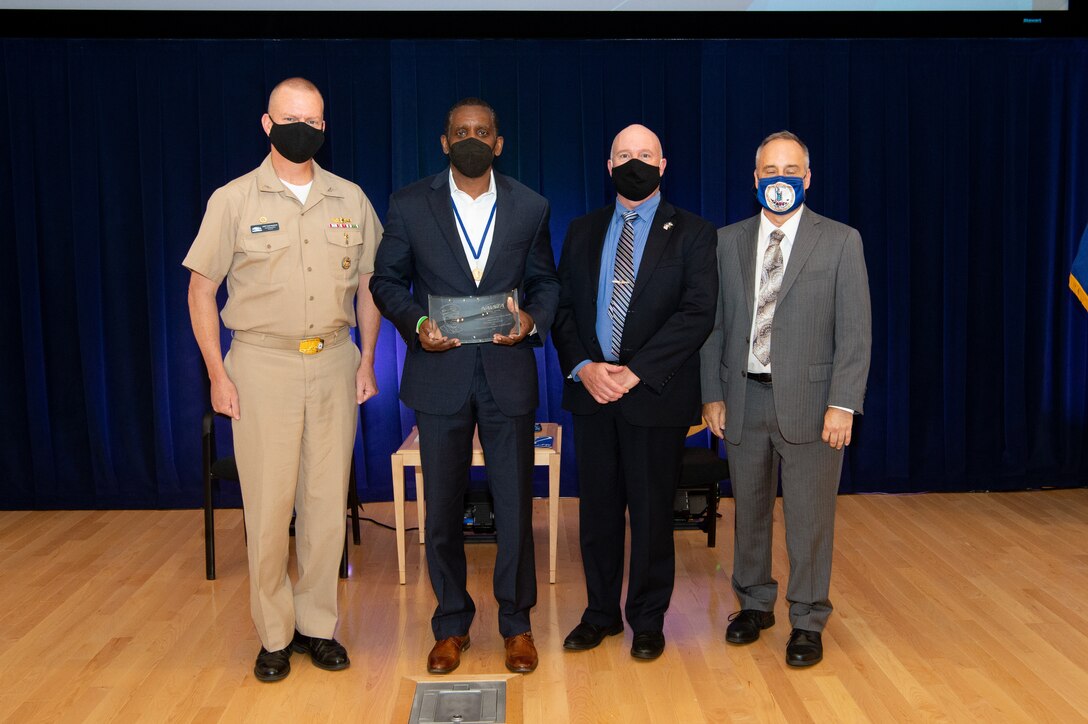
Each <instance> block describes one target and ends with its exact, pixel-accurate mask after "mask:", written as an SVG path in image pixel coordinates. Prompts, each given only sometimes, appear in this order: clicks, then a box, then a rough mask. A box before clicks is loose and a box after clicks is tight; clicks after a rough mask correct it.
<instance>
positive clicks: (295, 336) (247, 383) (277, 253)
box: [183, 78, 382, 681]
mask: <svg viewBox="0 0 1088 724" xmlns="http://www.w3.org/2000/svg"><path fill="white" fill-rule="evenodd" d="M261 124H262V126H263V128H264V132H265V133H266V134H267V135H268V136H269V138H270V140H271V144H272V149H271V152H270V154H269V155H268V157H267V158H266V159H265V160H264V163H262V164H261V165H260V167H258V168H257V169H256V170H254V171H252V172H250V173H248V174H246V175H245V176H242V177H241V178H238V179H235V180H234V181H231V182H230V183H228V184H227V185H226V186H223V187H222V188H220V189H218V190H217V191H216V192H215V193H214V194H212V197H211V198H210V199H209V200H208V209H207V212H206V213H205V215H204V221H203V223H201V225H200V231H199V232H198V233H197V237H196V239H195V240H194V241H193V245H192V248H191V249H190V250H189V253H188V255H187V256H186V257H185V261H184V262H183V264H184V265H185V267H186V268H188V269H189V270H190V271H191V272H192V275H191V279H190V283H189V310H190V315H191V317H192V323H193V333H194V335H195V337H196V340H197V343H198V344H199V346H200V351H201V353H202V355H203V357H204V362H205V364H206V366H207V368H208V376H209V378H210V380H211V401H212V407H213V408H214V409H215V411H216V412H219V413H222V414H224V415H229V416H230V417H232V418H233V428H234V450H235V458H236V460H237V464H238V475H239V478H240V481H241V486H242V501H243V507H244V509H245V524H246V537H247V549H248V556H249V578H250V587H249V588H250V609H251V612H252V615H253V622H254V624H255V625H256V627H257V633H258V635H259V636H260V639H261V644H262V646H261V650H260V652H259V654H258V655H257V662H256V665H255V667H254V674H255V675H256V677H257V678H258V679H260V680H261V681H278V680H280V679H282V678H284V677H285V676H287V674H288V673H289V672H290V670H291V663H290V656H291V652H292V650H294V651H296V652H299V653H303V652H305V653H309V654H310V657H311V660H312V661H313V663H314V664H315V665H316V666H319V667H321V668H324V669H328V670H339V669H344V668H347V666H348V664H349V660H348V655H347V652H346V651H345V649H344V647H343V646H341V645H340V644H339V643H338V642H337V641H336V639H334V638H333V634H334V632H335V629H336V623H337V600H336V596H337V581H338V578H337V569H338V563H339V560H340V556H341V551H342V550H343V545H344V508H345V501H346V499H347V484H348V472H349V470H348V468H349V465H350V464H351V459H352V456H351V454H352V446H353V444H354V440H355V430H356V424H357V420H358V404H361V403H363V402H366V400H367V399H369V398H370V397H372V396H373V395H375V394H377V392H378V390H377V385H376V384H375V381H374V366H373V362H374V343H375V341H376V339H377V333H378V324H379V316H378V313H377V309H376V308H375V307H374V304H373V302H372V300H371V297H370V292H369V289H368V286H367V284H368V281H369V278H370V273H371V270H372V269H373V260H374V253H375V250H376V247H377V244H378V239H379V237H380V235H381V231H382V227H381V224H380V222H379V221H378V218H377V216H376V215H375V213H374V209H373V208H372V207H371V205H370V201H369V200H368V199H367V197H366V196H365V195H364V194H363V192H362V190H361V189H360V188H359V187H358V186H356V185H355V184H353V183H351V182H350V181H346V180H345V179H342V178H340V177H338V176H335V175H333V174H331V173H329V172H328V171H326V170H324V169H322V168H321V167H320V166H318V165H317V163H315V162H314V161H313V155H314V154H315V153H317V150H318V149H319V148H320V147H321V144H322V142H323V140H324V130H325V121H324V102H323V100H322V97H321V93H320V92H318V90H317V88H316V87H314V85H313V84H312V83H310V82H309V81H307V80H305V79H302V78H289V79H287V80H285V81H283V82H281V83H280V84H279V85H277V86H276V87H275V89H273V91H272V93H271V95H270V96H269V99H268V112H267V113H266V114H265V115H264V116H263V117H262V118H261ZM224 279H226V281H227V291H228V297H227V302H226V305H225V306H224V308H223V312H222V318H223V324H224V325H225V326H226V327H227V328H228V329H230V330H232V335H233V341H232V343H231V346H230V351H229V352H228V353H227V356H226V359H225V360H224V358H223V356H222V351H221V349H220V344H219V319H218V318H217V313H218V308H217V306H216V291H217V289H218V288H219V285H220V284H221V283H222V281H223V280H224ZM356 324H358V326H359V341H360V345H361V346H362V352H360V350H359V348H358V347H356V346H355V344H354V343H352V341H351V337H350V335H349V328H350V327H352V326H354V325H356ZM292 510H294V511H295V512H296V514H297V515H296V520H295V532H296V536H295V547H296V553H297V556H298V571H299V577H298V580H297V581H296V582H294V583H293V584H292V582H291V579H290V577H289V576H288V574H287V561H288V536H289V529H290V523H291V514H292Z"/></svg>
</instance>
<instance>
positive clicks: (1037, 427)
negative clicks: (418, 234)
mask: <svg viewBox="0 0 1088 724" xmlns="http://www.w3.org/2000/svg"><path fill="white" fill-rule="evenodd" d="M290 75H302V76H305V77H308V78H310V79H311V80H313V81H314V82H315V83H317V85H318V86H319V87H320V88H321V90H322V91H323V93H324V95H325V99H326V119H327V122H328V140H327V143H326V145H325V147H324V148H323V149H322V151H321V153H320V154H319V155H318V161H319V162H320V163H321V164H322V165H324V166H325V167H327V168H329V169H330V170H332V171H334V172H335V173H337V174H340V175H342V176H345V177H347V178H349V179H352V180H354V181H356V182H357V183H359V184H360V185H361V186H362V187H363V189H364V190H365V191H366V192H367V194H368V196H369V197H370V199H371V201H372V202H373V203H374V206H375V207H376V209H377V210H378V213H379V215H380V216H382V217H383V218H384V215H385V212H386V209H387V206H388V197H389V194H390V193H391V192H392V191H393V190H395V189H397V188H400V187H401V186H403V185H406V184H408V183H411V182H412V181H415V180H416V179H418V178H420V177H422V176H424V175H427V174H431V173H435V172H437V171H439V170H441V169H443V168H444V167H445V163H444V161H445V157H444V156H443V155H442V153H441V149H440V147H439V142H438V139H439V136H440V135H441V134H442V132H443V130H444V124H445V119H446V111H447V109H448V107H449V106H450V105H451V104H452V103H453V102H454V101H455V100H457V99H458V98H460V97H463V96H469V95H475V96H480V97H483V98H485V99H487V100H488V101H489V102H491V103H492V104H493V105H494V106H495V107H496V109H497V111H498V114H499V121H500V130H501V133H502V134H503V136H504V137H505V139H506V143H505V146H504V152H503V154H502V156H501V157H500V159H499V160H498V162H497V168H498V169H499V170H500V171H501V172H503V173H506V174H509V175H511V176H513V177H515V178H517V179H519V180H520V181H522V182H523V183H525V184H526V185H528V186H529V187H531V188H534V189H537V190H539V191H540V192H541V193H542V194H544V195H545V196H546V197H547V198H548V199H549V200H550V201H551V204H552V216H551V232H552V246H553V250H554V252H555V255H556V259H557V261H558V257H559V253H560V250H561V248H562V242H563V237H564V234H565V231H566V227H567V225H568V223H569V222H570V220H571V219H572V218H574V217H576V216H579V215H581V214H583V213H585V212H587V211H589V210H591V209H594V208H596V207H598V206H601V205H603V204H605V203H608V202H609V200H610V196H611V194H610V191H611V186H610V182H609V179H608V175H607V172H606V170H605V160H606V159H607V157H608V152H609V144H610V143H611V139H612V137H613V136H614V135H615V133H617V132H618V131H619V130H620V129H621V128H622V127H623V126H625V125H627V124H629V123H632V122H640V123H644V124H646V125H648V126H649V127H650V128H652V129H654V130H655V131H657V132H658V133H659V135H660V136H661V138H662V140H663V142H664V150H665V156H666V157H667V158H668V167H667V170H666V173H665V177H664V182H663V192H664V194H665V196H666V197H668V198H669V200H670V201H672V202H673V203H675V204H677V205H679V206H681V207H684V208H687V209H689V210H691V211H694V212H696V213H699V214H701V215H703V216H705V217H706V218H708V219H710V220H711V221H712V222H713V223H714V224H716V225H719V226H720V225H724V224H726V223H731V222H734V221H738V220H740V219H742V218H745V217H747V216H750V215H752V214H754V213H756V210H757V208H758V207H757V205H756V203H755V200H754V197H753V195H752V190H751V188H752V176H751V169H752V165H753V153H754V150H755V147H756V145H757V144H758V143H759V141H760V140H761V139H762V137H763V136H764V135H766V134H767V133H770V132H772V131H776V130H780V129H783V128H788V129H790V130H793V131H794V132H796V133H798V134H799V135H800V136H801V137H802V138H803V139H805V141H806V142H807V143H808V145H809V147H810V150H811V154H812V169H813V181H812V187H811V189H810V193H809V197H808V203H809V205H810V206H811V207H812V208H813V209H814V210H815V211H817V212H819V213H821V214H824V215H826V216H830V217H832V218H835V219H838V220H840V221H843V222H846V223H849V224H851V225H852V226H855V227H857V228H858V229H859V230H860V231H861V233H862V237H863V239H864V244H865V255H866V261H867V264H868V269H869V275H870V290H871V294H872V301H873V333H874V334H873V358H872V359H873V364H872V372H871V374H870V378H869V384H868V394H867V397H866V409H865V415H864V416H863V417H861V418H860V419H859V420H858V422H857V425H856V433H855V442H854V444H853V445H852V446H851V448H850V449H849V451H848V453H847V461H846V465H845V469H844V474H843V485H842V489H843V491H845V492H913V491H922V490H946V491H958V490H979V489H985V490H1007V489H1018V488H1024V487H1039V486H1072V485H1084V484H1085V483H1086V482H1088V456H1086V455H1085V453H1083V452H1082V451H1083V450H1085V449H1086V448H1088V425H1086V419H1085V418H1086V412H1088V381H1086V380H1088V374H1086V370H1088V315H1086V314H1085V313H1084V311H1083V309H1082V308H1080V305H1079V304H1078V303H1076V301H1075V299H1074V297H1073V296H1072V295H1071V294H1070V293H1069V291H1068V289H1067V287H1066V280H1067V275H1068V272H1069V268H1070V265H1071V263H1072V259H1073V256H1074V254H1075V253H1076V246H1077V243H1078V241H1079V239H1080V236H1081V234H1082V232H1083V231H1084V228H1085V225H1086V224H1088V178H1086V174H1088V170H1086V169H1088V163H1086V160H1088V158H1086V151H1088V143H1086V140H1088V139H1086V136H1088V90H1086V89H1088V40H1080V39H1073V40H1067V39H1058V40H1015V39H1013V40H1008V39H998V40H932V39H930V40H911V39H896V40H873V39H864V40H862V39H859V40H847V39H829V40H704V41H694V40H693V41H665V40H661V41H649V40H647V41H641V40H640V41H593V40H585V41H573V40H564V41H551V40H526V41H520V40H460V41H413V40H393V41H387V40H360V41H353V40H326V41H307V40H297V41H295V40H292V41H276V40H227V41H221V40H59V39H58V40H26V39H0V78H2V82H3V91H2V92H0V149H2V152H0V239H2V241H3V249H4V251H5V256H6V257H7V258H8V259H9V260H10V267H9V270H10V271H9V278H8V280H7V282H6V283H5V284H2V285H0V324H2V325H3V330H4V332H5V334H4V342H5V345H6V347H7V349H6V350H5V352H6V353H5V354H4V355H2V356H0V358H2V360H3V361H2V363H0V364H2V368H0V369H2V375H3V384H0V415H2V416H3V419H4V420H5V425H4V434H3V435H2V436H0V469H3V470H4V477H5V480H4V484H3V485H0V508H126V507H132V508H142V507H150V508H156V507H184V506H195V505H198V504H199V502H200V498H201V492H200V440H199V426H200V419H201V416H202V415H203V413H204V411H205V409H206V408H207V407H208V401H207V394H208V392H207V379H206V375H205V371H204V369H203V364H202V361H201V358H200V354H199V350H198V349H197V346H196V343H195V342H194V340H193V337H192V333H191V330H190V328H189V319H188V308H187V303H186V290H187V285H188V272H187V271H186V270H184V269H183V268H182V267H181V265H180V262H181V259H182V258H183V257H184V255H185V252H186V251H187V249H188V247H189V244H190V242H191V240H192V238H193V235H194V234H195V233H196V229H197V227H198V226H199V223H200V219H201V217H202V215H203V212H204V207H205V204H206V202H207V199H208V197H209V196H210V195H211V193H212V191H213V190H214V189H216V188H217V187H219V186H221V185H222V184H224V183H226V182H227V181H229V180H230V179H232V178H235V177H237V176H239V175H242V174H244V173H246V172H248V171H249V170H251V169H253V168H254V167H256V166H257V165H258V164H259V163H260V161H261V159H262V158H263V157H264V155H265V154H266V153H267V148H268V144H267V139H266V138H265V137H264V136H263V133H262V131H261V129H260V125H259V120H260V116H261V114H262V113H263V111H264V109H265V103H266V102H267V95H268V92H269V90H270V89H271V88H272V86H273V85H274V84H275V83H276V82H278V81H279V80H281V79H282V78H284V77H287V76H290ZM223 343H224V348H226V346H227V345H228V344H229V337H228V336H227V335H226V334H224V335H223ZM537 355H538V362H539V369H540V377H539V380H538V384H539V386H540V393H541V405H540V409H539V411H538V419H540V420H554V421H558V422H560V423H562V424H564V425H566V426H568V428H567V429H568V434H567V441H568V444H567V445H566V446H564V453H565V454H564V461H563V483H562V492H563V494H564V495H573V494H577V489H578V488H577V479H576V473H575V465H574V456H575V454H577V451H575V450H574V447H573V445H572V444H571V442H570V441H571V440H572V436H571V433H570V428H569V425H570V424H571V420H570V417H569V416H568V415H567V414H566V413H565V412H563V411H562V409H561V395H562V374H561V372H560V370H559V367H558V364H557V361H556V356H555V351H554V349H553V348H552V346H551V343H550V342H548V344H547V345H546V346H545V348H544V349H542V350H539V351H538V352H537ZM403 358H404V346H403V343H402V342H401V341H400V340H399V339H398V338H397V335H396V332H395V330H394V329H393V328H392V326H391V325H389V324H388V323H384V324H383V326H382V331H381V336H380V339H379V344H378V351H377V362H376V364H377V370H376V371H377V378H378V384H379V387H380V389H381V394H380V395H379V396H378V397H377V398H375V399H374V400H372V401H371V402H369V403H368V404H367V405H366V406H365V408H364V409H363V410H362V412H361V418H360V419H361V425H360V428H361V429H360V435H359V440H358V442H357V446H356V458H357V464H358V465H357V469H358V473H359V484H360V492H361V496H362V498H363V499H364V500H388V499H390V498H391V480H390V468H389V465H390V462H389V454H390V453H391V452H392V451H393V450H395V449H396V448H397V447H398V445H399V444H400V442H401V441H402V440H403V439H404V437H405V436H406V435H407V433H408V430H409V429H410V428H411V426H412V424H413V416H412V413H411V411H410V410H407V409H405V408H404V407H403V406H402V405H400V403H399V402H398V400H397V396H396V391H397V387H398V384H399V379H400V370H401V366H402V364H403ZM224 437H227V438H229V434H226V435H225V436H224ZM226 444H227V441H226V440H223V441H222V442H221V445H226ZM226 449H229V446H228V447H227V448H226ZM537 486H538V487H537V494H544V493H545V492H546V479H545V477H544V475H543V473H541V475H540V477H539V478H538V480H537Z"/></svg>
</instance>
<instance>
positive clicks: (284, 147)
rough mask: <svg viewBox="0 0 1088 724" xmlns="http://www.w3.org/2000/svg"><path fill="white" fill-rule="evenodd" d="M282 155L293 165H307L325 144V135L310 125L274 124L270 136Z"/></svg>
mask: <svg viewBox="0 0 1088 724" xmlns="http://www.w3.org/2000/svg"><path fill="white" fill-rule="evenodd" d="M268 138H269V139H270V140H271V141H272V146H273V147H275V149H276V150H277V151H279V152H280V155H281V156H283V157H284V158H286V159H287V160H288V161H290V162H291V163H305V162H307V161H309V160H310V159H311V158H313V157H314V154H315V153H317V152H318V150H319V149H320V148H321V146H322V144H324V143H325V134H324V133H322V132H321V131H319V130H317V129H316V128H314V127H313V126H311V125H310V124H308V123H303V122H302V121H298V122H297V123H276V122H275V121H273V122H272V130H271V131H270V132H269V134H268Z"/></svg>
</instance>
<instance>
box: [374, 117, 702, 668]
mask: <svg viewBox="0 0 1088 724" xmlns="http://www.w3.org/2000/svg"><path fill="white" fill-rule="evenodd" d="M607 167H608V172H609V173H610V174H611V176H612V183H613V185H614V186H615V187H616V199H615V201H614V202H613V203H610V204H609V205H608V206H605V207H604V208H601V209H598V210H597V211H593V212H591V213H589V214H587V215H585V216H582V217H579V218H577V219H575V220H574V221H572V222H571V224H570V228H569V229H568V230H567V238H566V241H564V242H563V256H562V259H561V260H560V262H559V278H560V281H561V283H562V294H561V296H560V301H559V309H558V312H557V313H556V320H555V326H554V330H553V340H554V342H555V349H556V351H557V352H558V353H559V364H560V367H561V368H562V370H563V373H564V374H565V375H566V376H567V380H566V382H565V383H564V387H563V407H564V409H567V410H570V411H571V412H572V413H573V415H574V446H575V448H576V449H577V451H578V485H579V487H580V494H581V503H580V508H579V510H580V513H579V520H580V523H579V538H580V543H581V549H582V566H583V568H584V569H585V576H586V593H587V598H588V604H587V606H586V610H585V612H584V613H583V614H582V620H581V622H580V623H579V624H578V625H577V626H575V628H574V630H573V631H571V632H570V634H569V635H568V636H567V638H566V640H565V641H564V642H563V647H564V648H566V649H567V650H571V651H584V650H587V649H592V648H594V647H596V646H597V645H599V644H600V643H601V641H602V640H603V639H604V637H605V636H612V635H615V634H619V633H621V632H622V631H623V619H622V618H621V617H620V591H621V588H622V585H623V540H624V528H625V526H626V522H625V520H624V512H625V510H626V512H627V513H628V515H629V517H630V521H631V563H630V575H629V576H628V582H627V601H626V604H625V606H624V609H625V610H624V613H625V614H626V617H627V623H628V624H629V625H630V626H631V628H632V629H633V631H634V636H633V638H632V643H631V655H632V656H633V657H635V658H636V659H642V660H652V659H656V658H657V657H658V656H660V655H661V653H662V651H664V649H665V636H664V632H663V626H664V621H665V611H666V610H667V609H668V607H669V601H670V599H671V597H672V589H673V577H674V572H675V562H674V558H673V521H672V517H673V498H674V496H675V495H676V485H677V482H678V481H679V478H680V455H681V453H682V452H683V447H684V437H685V436H686V434H687V428H688V425H691V424H694V423H696V422H697V421H698V419H699V400H700V398H699V347H700V346H701V345H702V343H703V340H704V339H706V336H707V334H709V332H710V329H711V327H712V326H713V324H714V300H715V295H716V293H717V284H718V275H717V270H716V268H715V265H714V227H713V226H711V225H710V222H708V221H706V220H705V219H701V218H699V217H698V216H696V215H695V214H692V213H690V212H687V211H684V210H683V209H680V208H677V207H675V206H673V205H672V204H670V203H669V202H668V201H666V200H665V199H663V198H662V197H661V193H660V185H661V175H662V173H664V171H665V157H664V156H663V155H662V152H661V142H660V140H658V137H657V135H656V134H654V133H653V131H651V130H650V129H648V128H646V127H645V126H641V125H637V124H636V125H632V126H628V127H627V128H625V129H623V130H622V131H620V133H619V134H618V135H617V136H616V138H615V140H614V141H613V142H612V151H611V154H610V157H609V159H608V162H607ZM379 249H380V248H379ZM378 253H379V254H380V253H381V251H380V250H379V252H378Z"/></svg>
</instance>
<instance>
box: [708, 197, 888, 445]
mask: <svg viewBox="0 0 1088 724" xmlns="http://www.w3.org/2000/svg"><path fill="white" fill-rule="evenodd" d="M758 233H759V216H758V215H757V216H753V217H752V218H750V219H745V220H744V221H741V222H738V223H736V224H731V225H730V226H726V227H724V228H722V229H719V230H718V273H719V279H720V282H719V289H718V305H717V314H716V319H715V323H714V330H713V331H712V332H711V333H710V337H709V338H708V339H707V341H706V343H705V344H704V345H703V348H702V351H701V353H700V361H701V377H702V392H703V402H704V403H706V402H716V401H719V400H724V401H725V407H726V423H725V436H726V439H727V440H729V441H730V442H732V443H739V442H740V441H741V430H743V428H744V399H745V390H746V380H745V379H744V377H742V376H741V373H742V372H744V371H746V370H747V368H748V349H749V346H750V343H749V336H750V333H751V327H752V318H753V315H754V314H755V310H754V309H753V304H754V298H755V284H756V281H755V280H756V268H755V264H756V262H755V260H756V244H757V242H758V240H757V238H756V237H757V235H758ZM871 327H872V320H871V312H870V308H869V280H868V275H867V273H866V270H865V256H864V254H863V253H862V248H861V235H860V234H859V233H858V231H857V230H856V229H853V228H851V227H849V226H846V225H845V224H840V223H839V222H837V221H832V220H831V219H827V218H824V217H823V216H820V215H819V214H817V213H815V212H814V211H812V209H809V208H807V207H806V208H805V210H804V212H803V213H802V215H801V222H800V225H799V226H798V229H797V238H796V239H795V240H794V243H793V249H792V251H791V252H790V258H789V263H788V264H787V265H786V273H785V276H784V277H783V279H782V288H781V290H780V291H779V294H778V301H777V304H776V306H775V313H774V322H773V326H772V329H771V375H772V378H773V385H772V387H773V389H774V403H775V410H776V413H777V416H778V425H779V428H780V429H781V431H782V436H783V437H785V438H786V440H787V441H789V442H791V443H805V442H814V441H816V440H819V439H820V435H821V433H822V432H823V421H824V414H825V413H826V411H827V407H828V405H835V406H837V407H846V408H849V409H851V410H854V411H855V412H858V413H860V412H862V404H863V401H864V398H865V384H866V381H867V379H868V376H869V349H870V346H871V343H872V330H871Z"/></svg>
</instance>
